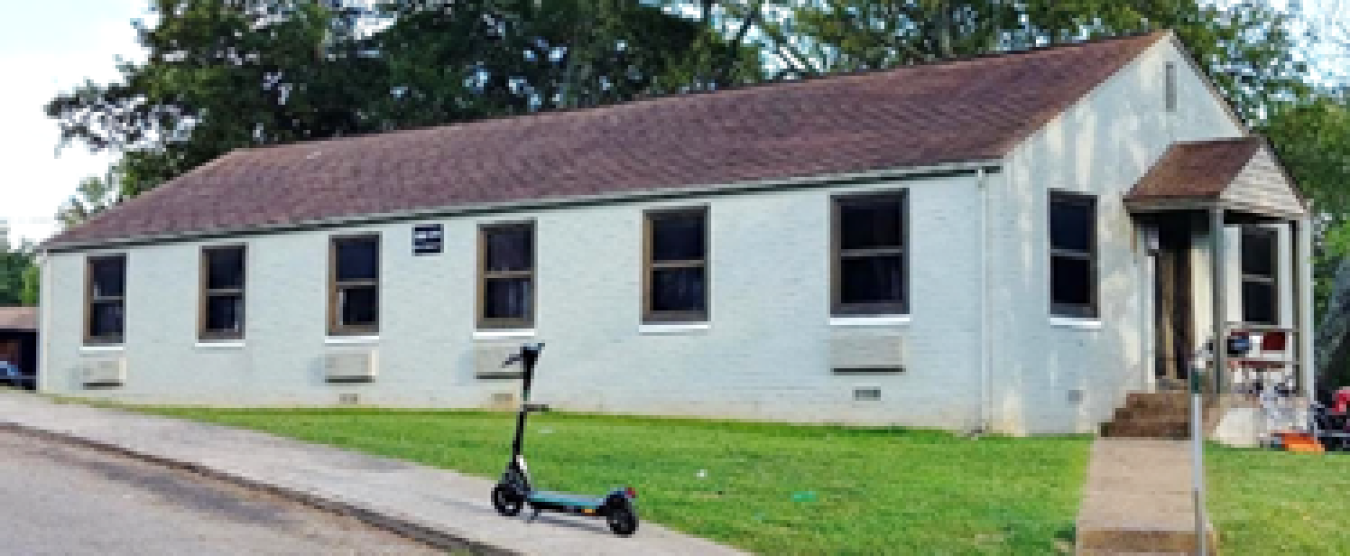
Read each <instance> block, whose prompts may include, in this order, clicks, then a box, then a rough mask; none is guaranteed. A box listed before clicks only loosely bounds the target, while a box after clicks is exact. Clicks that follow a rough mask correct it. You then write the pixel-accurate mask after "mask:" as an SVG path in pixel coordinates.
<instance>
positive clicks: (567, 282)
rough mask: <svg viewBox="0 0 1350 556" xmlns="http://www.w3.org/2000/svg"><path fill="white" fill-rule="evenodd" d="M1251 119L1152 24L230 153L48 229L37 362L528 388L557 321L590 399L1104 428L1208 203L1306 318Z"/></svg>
mask: <svg viewBox="0 0 1350 556" xmlns="http://www.w3.org/2000/svg"><path fill="white" fill-rule="evenodd" d="M1247 134H1248V132H1247V130H1246V129H1245V128H1244V127H1243V126H1242V124H1241V123H1240V122H1239V121H1238V119H1237V118H1236V117H1235V116H1234V115H1233V113H1232V111H1231V110H1230V109H1229V108H1228V107H1227V105H1226V104H1225V103H1224V101H1223V100H1222V99H1221V98H1220V97H1219V96H1218V95H1217V93H1216V92H1215V90H1214V88H1213V87H1212V85H1211V84H1209V83H1208V82H1207V81H1205V78H1204V77H1203V76H1202V75H1201V74H1200V73H1198V72H1197V71H1196V70H1195V66H1194V64H1193V63H1192V62H1191V60H1190V59H1189V57H1188V56H1187V55H1186V54H1185V52H1184V50H1183V49H1182V47H1181V45H1180V44H1179V43H1178V42H1177V41H1176V39H1175V38H1174V37H1173V36H1172V35H1171V34H1161V33H1160V34H1154V35H1149V36H1143V37H1133V38H1127V39H1117V40H1111V41H1101V42H1096V43H1088V44H1085V45H1081V46H1068V47H1058V48H1050V49H1041V50H1036V51H1031V52H1027V53H1014V54H1007V55H1000V56H990V57H982V58H975V59H971V60H965V61H957V62H951V63H946V64H936V65H930V66H919V67H912V68H902V69H898V70H893V71H888V72H876V73H869V74H861V75H853V76H844V77H835V78H826V79H820V80H811V81H807V82H800V83H789V84H780V85H765V86H758V87H749V88H745V89H740V90H732V91H726V92H719V93H712V94H701V95H688V96H676V97H670V98H663V99H655V100H648V101H641V102H636V103H629V104H625V105H620V106H616V107H610V108H600V109H593V110H583V111H575V112H564V113H557V114H544V115H535V116H525V117H520V118H513V119H506V120H496V121H489V122H481V123H473V124H464V125H458V126H449V127H444V128H434V129H429V130H417V131H408V132H396V133H389V134H383V135H376V136H369V137H359V138H350V139H338V140H332V141H322V142H313V143H302V144H297V145H289V146H283V147H273V148H265V149H253V150H243V151H237V152H235V153H231V154H230V155H227V156H225V157H222V158H221V159H219V160H217V161H215V162H212V163H210V164H207V165H205V166H203V167H201V168H199V169H197V170H194V171H193V172H190V173H189V174H187V175H185V176H183V177H181V178H179V179H177V180H175V181H173V182H170V183H169V184H166V185H164V186H162V187H160V188H159V189H156V190H155V191H153V192H151V193H148V194H146V195H143V196H141V197H139V198H136V199H133V200H131V201H130V202H128V203H126V204H124V205H122V206H120V207H118V208H117V209H114V210H112V211H110V212H108V213H106V214H105V215H102V216H101V217H99V218H97V219H95V220H94V221H92V222H90V223H88V224H86V225H84V226H82V227H80V228H76V229H74V230H71V231H68V232H67V233H65V234H63V235H61V236H59V237H57V238H55V239H53V240H52V241H50V242H48V243H47V244H46V245H44V247H43V249H44V256H43V259H42V261H43V262H42V265H43V288H42V292H43V299H42V304H41V311H42V314H41V326H42V340H41V341H42V343H43V349H42V356H43V369H44V373H43V376H42V383H41V385H40V388H41V390H42V391H44V392H48V393H53V394H61V395H73V396H85V397H96V398H108V399H114V400H119V401H125V402H131V403H158V404H212V405H327V404H338V403H353V402H354V403H361V404H371V405H381V406H417V407H459V408H470V407H491V406H502V405H505V404H509V403H512V402H513V400H514V398H513V396H514V394H515V392H516V391H517V388H518V386H517V383H516V382H515V381H513V380H510V378H509V375H507V376H503V375H502V374H501V373H500V371H499V369H498V368H497V363H498V362H499V361H500V360H501V359H502V357H503V354H504V352H505V350H507V349H510V348H511V347H512V346H514V345H516V344H517V343H518V342H521V341H524V340H526V339H535V340H542V341H545V342H546V343H547V345H548V347H547V349H546V350H545V354H544V357H543V359H542V360H541V364H540V369H539V375H538V382H537V387H536V389H537V396H538V397H539V398H541V399H544V400H547V401H548V402H550V403H551V404H553V405H554V406H555V407H559V408H562V409H568V410H576V411H601V412H614V413H640V414H660V415H701V416H716V417H733V418H745V419H768V420H784V421H803V422H841V423H874V424H901V425H913V426H931V427H942V428H950V429H977V428H983V429H991V430H995V431H1002V432H1010V433H1042V432H1068V431H1089V430H1093V428H1094V427H1095V426H1096V425H1097V424H1098V423H1100V422H1102V421H1104V420H1105V419H1107V418H1108V417H1109V415H1110V413H1111V412H1112V410H1113V409H1114V408H1115V407H1117V406H1118V405H1120V403H1121V402H1122V400H1123V399H1124V396H1125V394H1126V393H1127V392H1129V391H1149V390H1153V389H1156V388H1159V387H1166V386H1169V385H1170V384H1172V382H1171V381H1170V380H1168V379H1176V378H1179V373H1180V374H1184V369H1182V370H1178V366H1177V363H1176V359H1177V357H1176V356H1175V355H1176V354H1177V353H1179V352H1180V351H1184V350H1193V349H1194V347H1195V346H1196V345H1198V344H1199V343H1200V342H1202V341H1203V340H1204V338H1207V337H1210V336H1211V335H1212V331H1213V330H1214V326H1213V317H1212V315H1214V314H1215V313H1214V311H1212V307H1213V305H1212V304H1211V299H1212V298H1213V297H1214V296H1212V295H1211V293H1212V291H1213V290H1212V288H1211V284H1212V283H1214V281H1213V280H1212V278H1213V277H1212V276H1211V274H1210V269H1211V263H1210V261H1211V258H1210V256H1209V255H1210V253H1211V246H1213V245H1215V244H1216V243H1215V242H1213V241H1211V239H1212V238H1211V237H1210V233H1209V231H1208V230H1209V229H1211V228H1210V225H1211V220H1210V218H1211V217H1212V216H1215V215H1220V216H1222V217H1223V218H1224V220H1223V222H1224V223H1225V224H1224V225H1225V232H1226V233H1225V235H1224V236H1223V237H1224V238H1225V239H1226V240H1227V241H1226V242H1221V243H1219V245H1224V244H1226V245H1228V246H1230V247H1228V248H1227V249H1226V250H1225V251H1224V253H1225V255H1224V256H1223V257H1222V259H1221V264H1220V265H1219V266H1220V268H1223V269H1226V270H1225V272H1223V273H1222V274H1223V278H1225V279H1226V282H1223V283H1224V284H1225V286H1224V290H1223V292H1224V294H1225V295H1224V296H1219V297H1226V298H1227V300H1228V301H1227V302H1222V300H1221V303H1223V306H1224V311H1225V313H1224V314H1226V315H1227V318H1228V320H1233V321H1248V320H1256V321H1260V322H1267V323H1269V324H1272V325H1278V326H1284V327H1288V328H1292V329H1297V330H1299V331H1300V332H1302V334H1301V337H1302V338H1307V337H1308V334H1307V332H1308V331H1309V326H1310V325H1309V322H1310V316H1311V315H1310V301H1309V299H1310V297H1309V295H1310V294H1309V287H1308V283H1309V270H1308V257H1307V254H1308V252H1309V251H1308V244H1307V224H1306V214H1305V211H1304V208H1303V205H1302V202H1301V201H1300V200H1299V199H1298V198H1297V196H1296V195H1297V194H1296V193H1295V192H1294V191H1293V189H1292V184H1290V183H1289V182H1288V180H1287V179H1286V178H1285V177H1284V176H1283V175H1282V174H1280V173H1278V171H1277V170H1278V163H1277V162H1275V160H1274V158H1273V155H1271V153H1270V152H1269V149H1268V147H1266V146H1265V144H1264V143H1263V142H1261V141H1260V140H1259V139H1252V138H1247V137H1246V136H1247ZM1196 168H1200V169H1201V170H1200V171H1198V172H1197V171H1195V169H1196ZM1188 170H1190V171H1191V173H1189V174H1188V173H1187V171H1188ZM1263 170H1264V171H1263ZM1197 175H1198V176H1200V178H1196V176H1197ZM1132 191H1133V192H1132ZM1052 222H1053V224H1054V233H1052V231H1051V225H1052ZM1258 232H1259V233H1258ZM1267 232H1268V233H1269V234H1273V235H1264V234H1266V233H1267ZM1240 237H1241V238H1242V239H1239V238H1240ZM1248 237H1252V238H1257V239H1247V238H1248ZM1155 238H1160V239H1155ZM1260 238H1273V243H1271V244H1270V245H1271V246H1273V247H1268V246H1267V245H1266V243H1262V242H1265V241H1266V240H1265V239H1260ZM1238 244H1241V245H1242V246H1243V248H1242V249H1237V248H1233V247H1232V246H1235V245H1238ZM1221 248H1222V247H1221ZM418 251H422V252H420V253H419V252H418ZM1243 252H1249V254H1248V255H1247V256H1246V258H1244V257H1243V256H1240V255H1239V253H1243ZM1261 257H1269V260H1270V261H1271V264H1270V265H1266V266H1268V267H1269V268H1264V267H1262V268H1257V267H1261V265H1259V264H1257V265H1254V263H1251V261H1249V260H1248V259H1252V260H1256V259H1260V258H1261ZM1159 261H1163V263H1162V264H1163V265H1164V267H1165V268H1166V269H1169V271H1168V272H1167V273H1166V276H1167V278H1165V279H1164V278H1160V275H1161V274H1160V273H1159V272H1158V270H1157V269H1158V267H1159ZM1263 273H1264V274H1263ZM1178 277H1180V278H1178ZM1160 291H1163V292H1164V294H1160V293H1159V292H1160ZM1160 300H1161V303H1162V304H1163V305H1164V306H1165V307H1166V310H1165V311H1160V310H1159V308H1158V307H1157V306H1158V305H1159V301H1160ZM1179 304H1180V305H1179ZM1182 305H1184V306H1185V310H1181V309H1180V308H1179V307H1181V306H1182ZM1160 327H1161V328H1162V329H1164V330H1166V331H1171V332H1169V334H1170V335H1167V336H1166V337H1165V338H1163V340H1162V342H1163V343H1164V344H1165V345H1163V346H1161V347H1160V340H1159V338H1160V335H1159V333H1158V330H1159V328H1160ZM1167 338H1176V339H1178V340H1177V341H1176V342H1173V341H1172V340H1170V339H1167ZM1173 343H1176V344H1177V345H1175V346H1173V345H1171V344H1173ZM1181 344H1185V345H1181ZM1296 347H1297V348H1298V349H1297V351H1298V353H1299V357H1300V358H1302V360H1303V361H1305V362H1306V361H1307V358H1308V355H1309V353H1310V350H1309V349H1308V346H1307V345H1306V342H1302V341H1300V342H1299V345H1298V346H1296ZM1305 368H1306V367H1305ZM1159 378H1161V379H1163V380H1159ZM1310 386H1311V380H1310V379H1305V380H1303V381H1302V387H1303V388H1309V387H1310Z"/></svg>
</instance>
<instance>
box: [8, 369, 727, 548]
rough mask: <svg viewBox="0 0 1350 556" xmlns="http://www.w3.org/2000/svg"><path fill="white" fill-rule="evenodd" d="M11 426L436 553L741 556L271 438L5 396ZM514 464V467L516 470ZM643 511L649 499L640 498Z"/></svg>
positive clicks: (664, 532)
mask: <svg viewBox="0 0 1350 556" xmlns="http://www.w3.org/2000/svg"><path fill="white" fill-rule="evenodd" d="M0 427H3V428H8V429H12V430H20V431H25V432H29V433H34V434H39V435H43V436H50V437H54V438H59V439H62V440H66V441H71V442H77V443H80V444H84V445H89V446H94V447H98V448H102V449H106V450H113V451H116V452H120V453H124V454H127V455H131V456H134V457H138V458H141V459H146V460H151V461H155V462H158V463H162V464H167V465H172V466H175V467H181V468H187V469H191V470H194V471H197V472H200V473H203V474H206V475H210V476H213V477H217V478H222V479H225V480H228V481H231V482H234V483H238V484H242V485H245V486H249V487H253V488H260V489H265V490H268V491H271V492H275V493H278V494H281V495H283V496H287V497H290V498H294V499H297V500H300V501H302V502H305V503H307V504H311V505H313V506H316V507H320V508H324V509H328V510H333V511H338V512H342V513H346V514H350V515H353V516H356V517H357V518H359V519H361V520H363V521H366V522H368V523H370V524H372V525H375V526H379V527H383V528H386V529H391V530H394V531H396V532H399V533H401V534H404V535H407V536H409V537H412V538H415V539H419V540H422V541H425V542H428V543H431V544H433V545H435V546H439V547H443V548H448V549H453V548H467V549H470V550H471V551H473V552H481V553H526V554H737V553H738V552H737V551H735V550H732V549H730V548H727V547H724V546H721V545H718V544H716V543H713V542H711V541H707V540H704V539H699V538H695V537H690V536H687V535H683V534H680V533H676V532H673V531H670V530H668V529H665V528H662V527H660V526H657V525H655V524H653V523H651V522H643V523H642V526H641V528H639V530H638V532H637V533H636V534H635V535H633V536H632V537H629V538H620V537H617V536H615V535H613V534H611V533H610V532H609V528H608V527H607V526H606V525H605V522H604V520H600V519H587V518H582V517H572V516H563V515H559V514H548V513H545V514H543V515H541V516H540V517H539V519H537V520H535V521H534V522H533V523H529V522H527V521H526V519H525V517H524V516H525V515H527V514H528V513H529V511H528V510H526V511H524V512H521V514H522V516H520V517H515V518H506V517H502V516H499V515H497V512H496V511H495V510H493V509H492V505H491V503H490V501H489V499H488V496H489V493H490V492H491V490H492V485H493V482H492V481H489V480H487V479H480V478H476V477H468V476H465V475H461V474H459V473H455V472H452V471H445V470H441V469H435V468H431V467H426V466H422V465H416V464H412V463H407V462H403V461H398V460H392V459H386V458H379V457H373V456H367V455H362V454H356V453H352V452H347V451H343V450H339V449H336V448H331V447H327V446H320V445H314V444H307V443H304V442H300V441H296V440H290V439H286V438H280V437H277V436H272V435H268V434H264V433H258V432H253V431H247V430H242V429H233V428H229V427H222V426H217V425H209V424H203V423H196V422H192V421H184V420H178V419H171V418H165V417H154V416H147V415H140V414H136V413H131V412H126V411H119V410H113V409H102V408H93V407H88V406H83V405H78V404H61V403H56V402H53V401H51V400H48V399H46V398H43V397H40V396H36V395H32V394H25V393H20V392H14V391H5V390H0ZM505 457H506V456H505V455H503V463H504V462H505V461H504V460H505ZM638 509H639V512H640V511H641V509H642V500H641V499H640V498H639V499H638Z"/></svg>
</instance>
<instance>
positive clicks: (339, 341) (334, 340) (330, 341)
mask: <svg viewBox="0 0 1350 556" xmlns="http://www.w3.org/2000/svg"><path fill="white" fill-rule="evenodd" d="M379 342H380V337H379V336H328V337H326V338H324V339H323V343H324V344H327V345H330V346H344V345H353V344H358V345H359V344H377V343H379Z"/></svg>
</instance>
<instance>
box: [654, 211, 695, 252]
mask: <svg viewBox="0 0 1350 556" xmlns="http://www.w3.org/2000/svg"><path fill="white" fill-rule="evenodd" d="M703 232H704V227H703V214H702V213H691V214H681V215H666V216H657V217H654V218H652V260H653V261H690V260H703V257H704V252H703V246H704V242H703Z"/></svg>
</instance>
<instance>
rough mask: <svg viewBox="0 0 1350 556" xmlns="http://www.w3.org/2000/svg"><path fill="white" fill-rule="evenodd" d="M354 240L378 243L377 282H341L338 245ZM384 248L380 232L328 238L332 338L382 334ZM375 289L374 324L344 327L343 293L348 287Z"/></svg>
mask: <svg viewBox="0 0 1350 556" xmlns="http://www.w3.org/2000/svg"><path fill="white" fill-rule="evenodd" d="M351 241H372V242H374V243H375V279H374V280H350V281H347V282H345V283H339V282H338V244H340V243H344V242H351ZM383 251H384V246H383V242H382V239H381V236H380V234H379V233H378V232H369V233H358V234H344V235H335V236H330V237H329V238H328V335H329V336H374V335H378V334H379V333H380V316H381V313H383V311H382V310H381V307H380V302H381V301H382V297H383V296H382V295H380V275H381V274H382V272H381V270H382V269H381V267H382V266H383V264H384V253H383ZM371 286H373V287H374V288H375V324H373V325H352V324H342V322H341V320H342V319H341V309H342V308H341V307H339V306H338V299H339V298H340V295H339V294H340V293H341V291H342V290H344V289H348V288H365V287H371Z"/></svg>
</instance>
